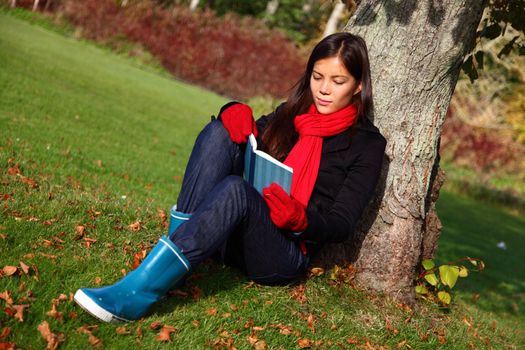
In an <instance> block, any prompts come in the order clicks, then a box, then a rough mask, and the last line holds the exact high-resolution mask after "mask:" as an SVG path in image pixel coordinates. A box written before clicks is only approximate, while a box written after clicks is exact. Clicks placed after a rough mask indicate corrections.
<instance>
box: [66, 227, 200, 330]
mask: <svg viewBox="0 0 525 350" xmlns="http://www.w3.org/2000/svg"><path fill="white" fill-rule="evenodd" d="M190 269H191V267H190V263H189V262H188V260H187V259H186V257H184V255H183V254H182V253H181V251H180V250H179V248H177V246H176V245H175V244H173V242H171V241H170V240H169V238H168V237H166V236H164V237H162V238H161V239H160V240H159V242H158V243H157V245H156V246H155V247H154V248H153V249H152V251H151V252H150V253H149V254H148V256H147V257H146V259H144V261H142V263H141V264H140V265H139V266H138V267H137V268H136V269H135V270H133V271H131V272H129V273H128V274H127V275H126V276H125V277H124V278H123V279H121V280H120V281H118V282H117V283H115V284H113V285H111V286H107V287H102V288H82V289H79V290H77V292H76V293H75V298H74V299H75V302H76V303H77V304H78V305H80V306H81V307H82V308H83V309H84V310H86V311H87V312H89V313H90V314H91V315H93V316H95V317H96V318H98V319H99V320H101V321H104V322H117V321H124V322H127V321H132V320H138V319H139V318H141V317H142V316H144V315H145V314H146V312H147V311H148V309H149V308H150V306H151V305H152V304H153V303H155V302H156V301H157V300H159V299H160V298H161V297H163V296H164V295H165V294H166V293H167V292H168V290H169V289H170V287H171V286H173V284H174V283H175V282H176V281H178V280H180V279H181V278H182V277H183V276H184V275H186V274H187V273H188V272H189V271H190Z"/></svg>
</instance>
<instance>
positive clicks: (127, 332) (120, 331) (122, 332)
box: [115, 326, 131, 335]
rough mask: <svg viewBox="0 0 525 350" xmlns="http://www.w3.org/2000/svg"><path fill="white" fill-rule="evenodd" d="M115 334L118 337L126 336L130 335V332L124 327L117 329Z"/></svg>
mask: <svg viewBox="0 0 525 350" xmlns="http://www.w3.org/2000/svg"><path fill="white" fill-rule="evenodd" d="M115 331H116V332H117V334H119V335H128V334H131V331H130V330H129V329H127V328H126V327H124V326H123V327H117V329H116V330H115Z"/></svg>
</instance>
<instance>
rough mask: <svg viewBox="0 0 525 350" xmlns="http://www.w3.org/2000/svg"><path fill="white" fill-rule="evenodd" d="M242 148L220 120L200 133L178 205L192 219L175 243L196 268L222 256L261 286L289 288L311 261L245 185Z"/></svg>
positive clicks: (182, 227)
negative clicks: (286, 285)
mask: <svg viewBox="0 0 525 350" xmlns="http://www.w3.org/2000/svg"><path fill="white" fill-rule="evenodd" d="M244 149H245V145H237V144H235V143H233V142H232V141H231V139H230V137H229V134H228V132H227V130H226V129H224V127H223V125H222V122H220V121H219V120H213V121H211V122H210V123H209V124H208V125H207V126H206V127H205V128H204V129H203V130H202V131H201V133H200V134H199V136H198V137H197V140H196V142H195V145H194V147H193V151H192V153H191V156H190V159H189V161H188V165H187V167H186V173H185V174H184V180H183V182H182V188H181V191H180V194H179V198H178V201H177V210H178V211H181V212H183V213H191V214H192V216H191V218H190V219H189V220H188V221H186V222H185V223H183V224H182V225H181V226H179V228H178V229H177V230H176V231H175V232H174V234H173V235H172V236H171V240H172V241H173V243H175V245H177V247H179V248H180V249H181V250H182V252H183V253H184V255H185V256H186V258H187V259H188V260H189V262H190V263H191V265H192V267H195V266H196V265H198V264H199V263H200V262H202V261H203V260H204V259H206V258H207V257H209V256H212V255H213V254H214V253H218V254H219V256H220V258H221V259H222V261H223V262H224V263H225V264H227V265H230V266H234V267H237V268H239V269H241V271H243V272H244V273H245V274H246V275H247V276H248V278H250V279H252V280H254V281H255V282H257V283H261V284H284V283H288V282H290V281H291V280H293V279H294V278H296V277H299V276H301V275H302V274H303V273H304V272H305V270H306V268H307V266H308V263H309V260H310V259H309V257H308V256H306V255H303V254H302V252H301V250H300V249H299V246H298V244H297V242H295V241H293V240H291V239H290V238H288V236H287V235H286V233H285V232H283V231H281V230H280V229H278V228H277V227H276V226H275V225H274V224H273V223H272V221H271V219H270V213H269V209H268V206H267V205H266V202H265V201H264V199H263V198H262V197H261V195H260V194H259V192H257V191H256V190H255V189H254V188H253V187H252V186H251V185H249V184H248V183H247V182H246V181H244V180H243V178H242V172H243V165H244Z"/></svg>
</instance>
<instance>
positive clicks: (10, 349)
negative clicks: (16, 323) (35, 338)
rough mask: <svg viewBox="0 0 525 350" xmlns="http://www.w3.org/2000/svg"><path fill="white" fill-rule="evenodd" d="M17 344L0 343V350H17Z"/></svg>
mask: <svg viewBox="0 0 525 350" xmlns="http://www.w3.org/2000/svg"><path fill="white" fill-rule="evenodd" d="M15 349H16V344H15V343H0V350H15Z"/></svg>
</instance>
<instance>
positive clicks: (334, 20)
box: [323, 2, 346, 38]
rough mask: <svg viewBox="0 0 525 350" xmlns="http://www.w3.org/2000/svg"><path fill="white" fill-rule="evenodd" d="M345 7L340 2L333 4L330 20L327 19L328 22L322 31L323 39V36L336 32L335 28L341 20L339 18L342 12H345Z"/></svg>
mask: <svg viewBox="0 0 525 350" xmlns="http://www.w3.org/2000/svg"><path fill="white" fill-rule="evenodd" d="M345 7H346V5H345V4H343V3H342V2H338V3H336V4H335V6H334V8H333V10H332V13H331V14H330V18H328V22H326V27H325V29H324V33H323V38H324V37H325V36H328V35H330V34H333V33H335V32H337V26H338V25H339V21H340V20H341V16H342V15H343V11H344V10H345Z"/></svg>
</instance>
